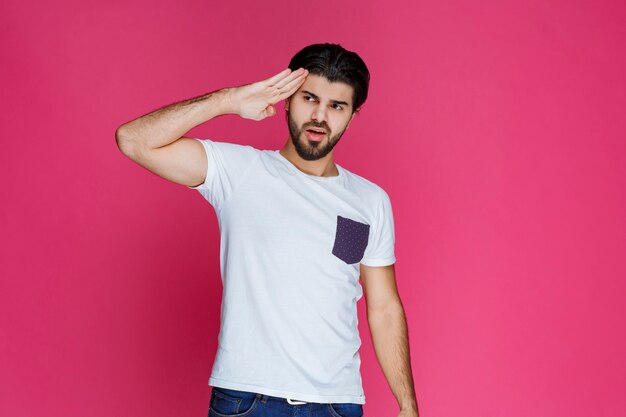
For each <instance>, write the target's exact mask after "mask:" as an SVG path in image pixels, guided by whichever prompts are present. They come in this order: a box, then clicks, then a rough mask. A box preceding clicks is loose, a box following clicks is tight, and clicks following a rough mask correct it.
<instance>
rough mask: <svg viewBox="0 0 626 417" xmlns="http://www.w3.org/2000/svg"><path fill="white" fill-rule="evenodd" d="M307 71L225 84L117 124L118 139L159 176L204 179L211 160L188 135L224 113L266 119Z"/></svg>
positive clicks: (193, 181)
mask: <svg viewBox="0 0 626 417" xmlns="http://www.w3.org/2000/svg"><path fill="white" fill-rule="evenodd" d="M307 75H308V71H306V70H303V69H299V70H297V71H293V72H292V71H291V70H289V69H286V70H284V71H281V72H280V73H278V74H276V75H274V76H272V77H270V78H268V79H266V80H262V81H258V82H255V83H252V84H246V85H243V86H240V87H234V88H224V89H221V90H217V91H214V92H211V93H208V94H205V95H203V96H199V97H195V98H192V99H189V100H185V101H181V102H179V103H174V104H171V105H169V106H166V107H162V108H160V109H158V110H155V111H153V112H151V113H148V114H146V115H144V116H141V117H139V118H137V119H135V120H132V121H130V122H128V123H125V124H123V125H121V126H120V127H118V128H117V130H116V132H115V140H116V142H117V146H118V148H119V149H120V151H121V152H122V153H123V154H124V155H126V156H127V157H128V158H130V159H131V160H133V161H134V162H136V163H138V164H139V165H141V166H143V167H144V168H146V169H147V170H149V171H151V172H153V173H155V174H157V175H158V176H160V177H162V178H165V179H167V180H170V181H172V182H175V183H177V184H182V185H186V186H189V187H193V186H197V185H200V184H202V183H203V182H204V181H205V179H206V178H205V177H206V172H207V168H208V164H209V161H207V157H206V153H205V151H204V149H203V147H202V144H201V143H200V142H198V141H197V140H194V139H192V138H188V137H185V136H183V135H184V134H185V133H186V132H188V131H189V130H191V129H192V128H194V127H195V126H198V125H199V124H201V123H204V122H206V121H208V120H211V119H212V118H214V117H217V116H220V115H223V114H238V115H239V116H241V117H242V118H246V119H252V120H262V119H264V118H266V117H269V116H273V115H275V114H276V110H275V108H274V104H276V103H277V102H278V101H280V100H283V99H285V98H287V97H289V96H290V95H292V94H293V93H294V92H295V91H296V90H297V89H298V88H299V87H300V86H301V85H302V83H303V82H304V80H305V78H306V76H307Z"/></svg>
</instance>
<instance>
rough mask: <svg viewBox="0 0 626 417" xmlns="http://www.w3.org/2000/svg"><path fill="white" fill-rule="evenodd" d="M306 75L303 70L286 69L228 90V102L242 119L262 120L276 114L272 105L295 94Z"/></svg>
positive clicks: (307, 73)
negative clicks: (261, 79)
mask: <svg viewBox="0 0 626 417" xmlns="http://www.w3.org/2000/svg"><path fill="white" fill-rule="evenodd" d="M307 75H309V71H307V70H305V69H304V68H299V69H297V70H296V71H293V72H292V71H291V70H290V69H289V68H287V69H286V70H284V71H281V72H279V73H278V74H276V75H274V76H272V77H270V78H268V79H266V80H263V81H258V82H255V83H252V84H246V85H242V86H239V87H234V88H231V89H229V90H228V94H229V100H230V102H231V105H232V106H233V110H234V111H235V113H237V114H238V115H239V116H241V117H243V118H244V119H252V120H263V119H265V118H266V117H269V116H273V115H275V114H276V108H275V107H274V104H276V103H278V102H279V101H280V100H283V99H285V98H287V97H289V96H291V95H292V94H293V93H295V92H296V91H297V90H298V88H300V86H301V85H302V83H303V82H304V80H305V79H306V77H307Z"/></svg>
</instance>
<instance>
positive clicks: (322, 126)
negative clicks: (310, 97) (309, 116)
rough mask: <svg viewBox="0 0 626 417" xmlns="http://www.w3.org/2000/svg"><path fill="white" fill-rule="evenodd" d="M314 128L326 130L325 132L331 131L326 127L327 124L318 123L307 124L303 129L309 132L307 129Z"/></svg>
mask: <svg viewBox="0 0 626 417" xmlns="http://www.w3.org/2000/svg"><path fill="white" fill-rule="evenodd" d="M312 127H316V128H318V129H324V131H325V132H328V131H329V130H330V129H329V128H328V126H327V125H326V123H316V122H313V123H307V124H305V125H304V126H303V129H304V130H307V129H309V128H312Z"/></svg>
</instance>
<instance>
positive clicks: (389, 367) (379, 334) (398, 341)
mask: <svg viewBox="0 0 626 417" xmlns="http://www.w3.org/2000/svg"><path fill="white" fill-rule="evenodd" d="M361 282H362V284H363V290H364V293H365V300H366V304H367V321H368V323H369V328H370V333H371V335H372V342H373V345H374V351H375V352H376V358H377V359H378V362H379V363H380V366H381V368H382V370H383V373H384V375H385V378H386V379H387V383H388V384H389V387H390V388H391V391H392V392H393V395H394V396H395V397H396V400H397V401H398V405H399V406H400V414H399V415H398V417H419V411H418V408H417V400H416V398H415V388H414V386H413V375H412V372H411V360H410V353H409V339H408V330H407V324H406V317H405V314H404V308H403V306H402V302H401V300H400V296H399V295H398V290H397V287H396V277H395V269H394V265H389V266H366V265H364V264H361Z"/></svg>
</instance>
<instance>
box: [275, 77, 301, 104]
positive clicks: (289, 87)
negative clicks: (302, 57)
mask: <svg viewBox="0 0 626 417" xmlns="http://www.w3.org/2000/svg"><path fill="white" fill-rule="evenodd" d="M307 74H308V73H307ZM304 80H306V75H303V76H301V77H297V78H295V79H293V80H291V82H289V83H287V84H286V85H285V86H284V87H282V88H281V89H280V94H278V96H277V97H276V98H275V100H276V101H277V102H278V101H280V100H282V99H285V98H287V97H289V96H291V95H292V94H293V93H295V92H296V91H297V90H298V88H300V86H301V85H302V84H303V83H304Z"/></svg>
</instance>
